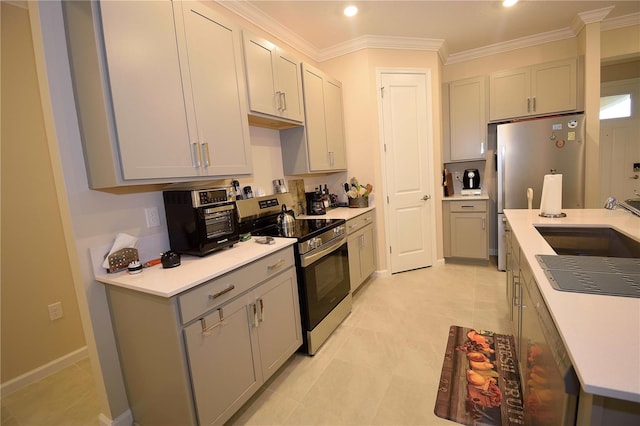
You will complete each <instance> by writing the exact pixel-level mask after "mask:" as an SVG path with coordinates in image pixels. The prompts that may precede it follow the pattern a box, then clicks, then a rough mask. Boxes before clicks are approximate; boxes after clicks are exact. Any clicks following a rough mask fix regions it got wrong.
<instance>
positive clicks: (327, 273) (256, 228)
mask: <svg viewBox="0 0 640 426" xmlns="http://www.w3.org/2000/svg"><path fill="white" fill-rule="evenodd" d="M283 205H284V206H292V205H293V201H292V198H291V194H289V193H285V194H274V195H268V196H265V197H256V198H250V199H247V200H237V201H236V206H237V211H238V220H239V231H240V234H246V233H251V235H253V236H271V237H287V238H296V239H297V240H298V243H297V244H296V245H295V253H296V271H297V277H298V287H299V294H300V313H301V315H302V327H303V330H305V331H306V332H305V333H303V346H302V349H303V350H304V351H305V352H306V353H308V354H309V355H314V354H315V353H316V352H317V350H318V349H319V348H320V346H321V345H322V344H323V343H324V342H325V341H326V340H327V338H328V337H329V336H330V335H331V333H332V332H333V331H334V330H335V329H336V328H337V327H338V326H339V325H340V323H341V322H342V321H343V320H344V319H345V318H346V317H347V315H349V313H350V312H351V306H352V301H351V294H350V292H349V291H350V287H351V286H350V283H349V258H348V252H347V235H346V229H345V223H346V221H345V220H344V219H295V224H294V227H293V230H291V229H287V230H286V233H285V232H284V230H283V229H281V227H280V226H279V225H278V216H279V215H281V214H283ZM284 210H285V211H287V212H288V213H289V214H293V212H292V211H290V210H287V209H286V208H285V209H284Z"/></svg>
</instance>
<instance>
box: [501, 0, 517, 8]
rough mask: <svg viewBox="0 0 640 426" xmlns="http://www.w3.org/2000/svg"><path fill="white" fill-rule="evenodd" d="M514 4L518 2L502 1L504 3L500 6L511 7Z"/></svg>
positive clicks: (512, 0) (511, 0)
mask: <svg viewBox="0 0 640 426" xmlns="http://www.w3.org/2000/svg"><path fill="white" fill-rule="evenodd" d="M516 3H518V0H504V1H503V2H502V5H503V6H504V7H511V6H513V5H514V4H516Z"/></svg>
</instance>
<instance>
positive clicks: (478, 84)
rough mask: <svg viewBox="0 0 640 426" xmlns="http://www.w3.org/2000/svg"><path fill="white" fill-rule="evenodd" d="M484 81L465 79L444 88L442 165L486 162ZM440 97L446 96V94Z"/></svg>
mask: <svg viewBox="0 0 640 426" xmlns="http://www.w3.org/2000/svg"><path fill="white" fill-rule="evenodd" d="M487 80H488V79H487V77H486V76H481V77H474V78H468V79H465V80H459V81H453V82H451V83H449V84H448V85H447V87H446V88H445V90H448V99H447V100H448V102H445V104H444V105H445V108H446V109H447V110H446V111H445V112H446V113H448V120H447V121H446V122H445V127H446V126H447V125H448V129H447V130H448V132H447V131H445V152H444V159H445V163H448V162H453V161H470V160H484V159H485V156H486V150H487V122H488V118H489V117H488V110H489V107H488V103H489V93H488V91H489V90H488V82H487ZM443 96H445V97H446V96H447V93H446V91H445V94H444V95H443ZM447 105H448V108H447ZM446 115H447V114H445V119H446Z"/></svg>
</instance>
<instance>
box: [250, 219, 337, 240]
mask: <svg viewBox="0 0 640 426" xmlns="http://www.w3.org/2000/svg"><path fill="white" fill-rule="evenodd" d="M295 221H296V225H295V228H294V230H293V234H291V235H288V237H289V238H297V239H298V240H299V241H305V240H308V239H310V238H313V237H316V236H318V235H320V234H321V233H323V232H325V231H328V230H330V229H332V228H335V227H336V226H339V225H343V224H345V223H346V221H345V220H344V219H296V220H295ZM251 235H256V236H269V237H285V235H284V234H283V233H282V232H280V229H279V228H278V226H277V225H276V224H274V223H271V224H268V225H266V226H263V227H259V228H255V229H252V230H251Z"/></svg>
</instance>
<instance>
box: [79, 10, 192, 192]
mask: <svg viewBox="0 0 640 426" xmlns="http://www.w3.org/2000/svg"><path fill="white" fill-rule="evenodd" d="M177 7H179V6H177ZM100 11H101V15H102V32H103V39H104V49H105V54H106V63H107V67H108V78H109V88H110V91H111V100H112V103H113V114H114V124H115V132H116V135H114V136H113V137H114V138H115V139H116V140H117V145H118V147H117V149H118V151H119V154H120V163H121V167H122V175H123V178H124V179H125V180H129V179H150V178H165V177H189V176H197V175H198V169H197V168H196V167H195V165H194V163H193V162H192V157H191V150H190V145H189V129H188V127H187V118H186V114H185V109H184V97H183V90H182V83H181V69H180V63H179V57H178V51H177V46H176V31H175V27H174V11H173V4H172V3H171V2H169V1H163V2H100ZM85 125H91V123H85ZM86 143H91V141H86Z"/></svg>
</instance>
